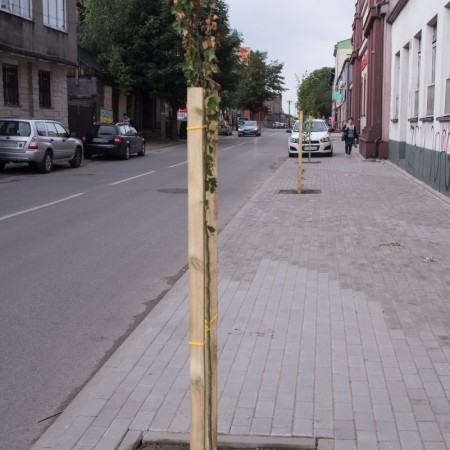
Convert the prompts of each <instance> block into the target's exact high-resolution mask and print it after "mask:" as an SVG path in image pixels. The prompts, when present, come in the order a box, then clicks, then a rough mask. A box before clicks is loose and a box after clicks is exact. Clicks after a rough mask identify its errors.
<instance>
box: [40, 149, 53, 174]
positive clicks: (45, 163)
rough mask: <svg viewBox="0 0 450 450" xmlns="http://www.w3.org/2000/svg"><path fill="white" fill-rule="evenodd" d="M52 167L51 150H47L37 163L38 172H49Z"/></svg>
mask: <svg viewBox="0 0 450 450" xmlns="http://www.w3.org/2000/svg"><path fill="white" fill-rule="evenodd" d="M52 167H53V156H52V152H50V151H49V150H47V151H46V152H45V155H44V158H43V159H42V162H41V164H40V165H39V172H40V173H49V172H51V170H52Z"/></svg>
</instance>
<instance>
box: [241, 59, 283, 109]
mask: <svg viewBox="0 0 450 450" xmlns="http://www.w3.org/2000/svg"><path fill="white" fill-rule="evenodd" d="M282 70H283V63H279V62H278V61H271V62H267V52H260V51H254V52H250V55H249V56H248V59H247V61H245V62H244V64H243V66H242V73H241V80H240V83H239V87H238V94H237V95H238V103H239V106H241V107H242V108H244V109H249V110H250V111H251V112H252V114H253V113H255V112H256V111H259V110H260V109H262V108H263V105H264V102H265V101H266V100H270V99H272V98H273V97H275V96H276V95H279V94H281V93H282V92H283V91H284V90H285V89H284V87H283V86H284V77H283V76H282V75H281V72H282Z"/></svg>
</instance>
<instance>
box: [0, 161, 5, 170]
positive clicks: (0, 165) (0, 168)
mask: <svg viewBox="0 0 450 450" xmlns="http://www.w3.org/2000/svg"><path fill="white" fill-rule="evenodd" d="M5 166H6V163H5V162H3V161H2V162H0V170H3V169H4V168H5Z"/></svg>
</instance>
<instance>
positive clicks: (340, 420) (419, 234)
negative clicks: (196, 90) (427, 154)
mask: <svg viewBox="0 0 450 450" xmlns="http://www.w3.org/2000/svg"><path fill="white" fill-rule="evenodd" d="M334 144H335V155H334V156H333V157H332V158H320V159H319V161H320V163H318V164H305V166H304V167H305V176H304V187H305V188H308V189H320V190H321V191H322V193H320V194H304V195H295V194H279V193H278V191H279V190H280V189H295V188H296V176H297V172H296V171H297V159H288V160H286V161H285V162H283V164H282V165H281V167H280V168H279V169H278V170H277V171H276V172H275V173H274V174H273V175H272V176H271V177H270V178H269V179H268V180H267V182H266V183H265V184H264V185H263V186H262V187H261V188H260V190H259V191H258V193H257V194H256V195H255V196H254V197H253V198H252V199H251V200H250V201H249V202H248V204H247V205H246V206H245V207H244V208H243V209H242V210H241V211H240V212H239V213H238V214H237V215H236V216H235V217H234V218H233V219H232V220H231V222H230V223H229V224H228V225H227V226H226V227H225V229H224V230H223V232H222V233H221V234H220V238H219V240H220V267H219V273H220V284H219V291H220V322H219V345H220V349H219V352H220V359H219V398H220V403H219V432H221V433H228V434H245V435H247V434H255V435H281V436H290V435H307V436H317V437H319V436H322V437H330V438H334V439H335V448H336V450H354V449H358V450H375V449H376V450H387V449H390V450H397V449H398V450H400V449H403V450H415V449H421V450H440V449H446V448H450V401H449V398H450V363H449V361H450V336H449V333H450V310H449V307H450V202H448V201H447V200H446V199H443V198H442V197H441V196H440V195H439V194H436V193H434V192H432V191H431V190H430V189H428V188H425V187H424V186H423V185H421V184H420V183H417V182H416V181H415V180H413V179H412V178H411V177H409V176H407V175H405V174H403V173H401V172H399V170H398V169H396V168H394V167H393V166H392V165H391V164H389V163H384V162H366V161H363V160H362V159H361V158H360V157H359V156H358V155H357V154H354V155H352V156H353V157H352V158H350V159H349V158H345V155H344V151H343V147H342V145H341V143H340V141H339V142H338V141H335V142H334ZM355 153H356V152H355ZM314 161H316V159H314ZM187 326H188V301H187V276H184V277H183V278H182V279H180V281H179V282H178V283H177V284H176V285H175V287H174V288H173V289H172V290H171V291H170V293H169V294H168V295H167V296H166V297H165V298H164V299H163V300H162V301H161V302H160V304H159V305H158V306H157V307H156V308H155V309H154V310H153V311H152V313H151V314H150V315H149V316H148V317H147V319H146V320H145V321H144V322H143V324H142V325H141V326H140V327H139V328H138V329H137V330H136V331H135V333H134V334H133V335H132V336H131V337H130V339H129V340H128V341H127V343H126V344H125V345H124V346H123V348H121V349H119V351H118V352H117V353H116V354H115V355H114V356H113V358H112V359H111V360H110V361H109V362H108V364H107V365H106V366H105V367H104V368H103V369H102V370H101V371H100V373H99V374H98V375H97V376H96V377H95V378H94V379H93V380H92V382H91V383H90V384H89V385H88V386H87V387H86V389H85V391H84V392H83V393H82V394H81V395H80V397H79V398H78V399H76V400H75V401H74V403H73V405H71V406H70V407H69V408H68V410H67V411H66V412H65V414H64V415H63V417H61V419H60V420H59V421H57V422H55V424H54V425H53V426H52V427H51V428H50V429H49V430H48V432H47V433H46V434H45V435H44V436H43V437H42V439H41V440H40V441H39V442H38V443H37V444H36V446H35V447H34V448H35V449H36V450H37V449H43V448H55V449H56V448H57V449H58V450H64V449H66V448H67V449H73V448H75V449H78V450H81V449H84V450H88V449H108V450H110V449H113V448H116V446H117V445H118V443H119V442H120V441H121V439H122V438H123V436H124V435H125V433H126V432H127V430H139V431H140V430H146V429H150V430H155V431H156V430H159V431H172V432H188V430H189V392H188V381H189V372H188V370H189V369H188V345H187V340H188V339H187Z"/></svg>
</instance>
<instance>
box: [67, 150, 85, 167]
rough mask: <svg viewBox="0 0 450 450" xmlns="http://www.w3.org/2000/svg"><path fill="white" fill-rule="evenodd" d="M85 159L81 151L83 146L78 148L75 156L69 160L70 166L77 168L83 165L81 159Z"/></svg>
mask: <svg viewBox="0 0 450 450" xmlns="http://www.w3.org/2000/svg"><path fill="white" fill-rule="evenodd" d="M82 159H83V153H82V152H81V148H77V149H76V150H75V154H74V155H73V158H72V159H71V160H70V161H69V164H70V167H72V168H74V169H77V168H78V167H80V166H81V161H82Z"/></svg>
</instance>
